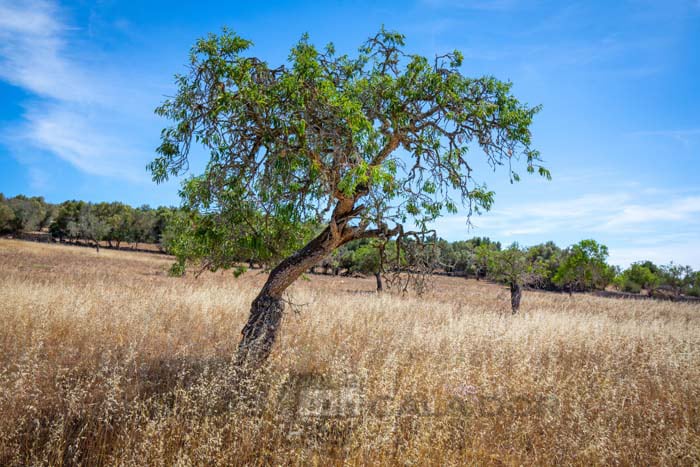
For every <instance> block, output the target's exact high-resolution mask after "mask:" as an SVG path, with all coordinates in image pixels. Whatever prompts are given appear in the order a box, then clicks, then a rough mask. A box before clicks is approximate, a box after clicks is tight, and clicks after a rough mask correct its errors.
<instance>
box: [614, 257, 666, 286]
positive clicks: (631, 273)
mask: <svg viewBox="0 0 700 467" xmlns="http://www.w3.org/2000/svg"><path fill="white" fill-rule="evenodd" d="M660 281H661V278H660V277H659V276H658V275H657V274H655V273H654V272H652V270H651V269H650V268H649V266H647V265H644V263H642V262H637V263H632V264H631V265H630V266H629V267H628V268H627V269H625V270H624V271H623V272H622V273H621V274H619V275H618V276H617V277H615V285H616V286H617V287H618V288H620V289H621V290H623V291H625V292H633V293H639V292H640V291H641V290H642V289H645V290H652V289H654V288H656V287H657V286H658V285H659V284H660Z"/></svg>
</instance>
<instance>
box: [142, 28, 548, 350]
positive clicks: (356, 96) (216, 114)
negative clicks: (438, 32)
mask: <svg viewBox="0 0 700 467" xmlns="http://www.w3.org/2000/svg"><path fill="white" fill-rule="evenodd" d="M250 45H251V43H250V41H247V40H245V39H242V38H240V37H238V36H237V35H235V34H232V33H230V32H228V31H226V30H225V31H224V33H223V34H222V35H219V36H216V35H210V36H208V37H207V38H205V39H201V40H199V41H198V42H197V43H196V44H195V46H194V48H193V49H192V53H191V57H190V63H189V72H188V74H187V75H184V76H178V77H177V83H178V90H177V92H176V94H175V96H174V97H173V98H171V99H169V100H167V101H166V102H165V103H164V104H163V105H162V106H161V107H160V108H159V109H158V113H159V114H160V115H162V116H165V117H167V118H169V119H171V120H172V121H173V122H174V124H173V125H172V126H171V127H169V128H166V129H165V130H164V131H163V132H162V141H161V145H160V147H159V148H158V152H159V156H158V158H157V159H156V160H154V161H153V162H152V164H151V165H150V169H151V170H152V172H153V176H154V179H155V180H156V181H159V182H160V181H163V180H165V179H166V178H168V176H170V175H173V174H179V173H181V172H182V171H183V169H184V168H186V167H187V158H188V154H189V153H190V148H191V144H192V142H193V141H195V143H198V144H201V145H203V146H204V147H205V148H206V149H208V150H209V154H210V160H209V163H208V165H207V168H206V170H205V172H204V174H202V175H201V176H199V177H195V178H192V179H190V181H189V182H188V183H187V184H185V186H184V187H183V190H182V194H183V196H184V200H185V204H186V205H188V206H190V207H191V208H192V209H196V210H199V211H201V212H207V213H212V215H214V216H216V222H214V224H216V225H217V226H221V227H213V229H214V231H215V232H221V231H222V229H225V230H226V232H225V235H226V236H228V237H229V238H230V239H236V238H238V235H239V232H240V231H239V229H237V228H231V229H228V228H227V227H228V226H229V225H230V226H231V227H233V226H239V225H249V226H252V229H251V230H252V231H254V232H256V233H257V237H256V238H258V239H259V241H260V243H259V247H260V248H259V249H260V250H263V251H265V252H266V253H267V252H268V251H269V250H268V248H267V245H268V238H267V232H272V233H273V234H276V233H277V232H278V231H280V230H283V229H284V228H287V227H289V228H291V230H292V231H295V230H297V229H296V228H295V227H296V226H299V225H303V224H306V223H309V222H310V221H313V222H316V223H319V222H321V223H322V224H323V225H325V228H324V229H322V230H321V232H320V233H319V234H318V235H317V236H316V237H315V238H313V239H312V240H311V241H309V242H308V243H307V244H306V245H305V246H303V247H301V248H300V249H298V250H296V251H295V252H294V253H293V254H291V255H290V256H286V257H285V256H283V255H280V259H281V261H275V264H276V266H275V267H274V268H273V269H272V271H271V272H270V275H269V276H268V280H267V282H266V284H265V285H264V286H263V288H262V290H261V292H260V294H259V295H258V297H257V298H256V299H255V301H254V302H253V304H252V307H251V313H250V317H249V320H248V323H247V324H246V326H245V327H244V329H243V331H242V334H243V337H242V339H241V342H240V345H239V353H238V356H239V361H241V362H247V363H260V362H262V361H263V360H265V359H266V358H267V356H268V355H269V352H270V350H271V348H272V344H273V342H274V340H275V336H276V334H277V330H278V328H279V324H280V321H281V318H282V312H283V309H284V300H283V293H284V292H285V290H286V289H287V287H288V286H289V285H290V284H291V283H292V282H294V281H295V280H296V279H297V278H298V277H299V276H300V275H301V274H303V273H304V272H305V271H307V270H308V269H309V268H310V267H311V266H313V265H315V264H317V263H318V262H319V261H320V260H321V259H323V258H325V257H327V256H328V255H330V254H331V253H332V252H333V251H334V250H335V249H337V248H339V247H340V246H342V245H344V244H346V243H348V242H350V241H352V240H356V239H361V238H390V237H393V236H397V235H398V236H401V234H402V230H403V228H402V225H403V223H404V221H405V220H407V219H408V218H412V219H413V220H414V222H415V225H418V226H419V227H420V228H421V229H422V227H423V226H424V225H425V224H426V223H427V222H429V221H432V220H433V219H435V218H437V217H438V216H440V215H441V214H442V213H443V212H445V211H446V212H456V210H457V205H458V203H459V202H460V201H461V202H463V203H464V204H465V205H466V206H467V207H468V208H469V212H470V213H471V212H472V211H477V212H478V211H480V210H486V209H489V207H490V206H491V204H492V202H493V193H492V192H490V191H488V190H487V189H486V188H485V187H484V185H481V184H478V183H475V180H474V178H473V175H474V172H473V171H472V166H471V162H467V154H468V153H469V152H470V151H473V150H474V149H475V148H476V147H480V148H481V149H482V150H483V151H484V153H485V156H486V159H487V161H488V162H490V163H491V164H492V165H494V166H496V165H502V164H505V165H506V166H508V168H509V173H510V175H511V179H512V180H517V179H518V178H519V177H518V174H517V173H515V172H514V171H513V170H512V169H511V162H512V161H514V160H515V159H516V158H517V157H518V156H519V155H522V156H524V157H525V159H526V167H527V170H528V172H535V171H538V172H539V173H540V174H541V175H543V176H549V173H548V172H547V171H546V169H544V168H542V167H540V166H539V165H538V160H539V154H538V153H537V151H535V150H533V149H531V147H530V146H531V134H530V124H531V122H532V118H533V116H534V115H535V113H536V112H537V111H538V108H537V107H528V106H526V105H523V104H521V103H520V102H518V100H517V99H515V98H514V97H513V96H512V95H511V93H510V88H511V85H510V84H509V83H504V82H501V81H498V80H497V79H495V78H493V77H483V78H476V79H472V78H467V77H465V76H463V75H462V74H461V72H460V70H459V67H460V65H461V63H462V56H461V54H460V53H458V52H453V53H449V54H446V55H443V56H438V57H437V58H435V60H429V59H427V58H425V57H422V56H419V55H409V54H406V53H405V52H404V51H403V46H404V37H403V36H402V35H400V34H396V33H392V32H388V31H385V30H382V31H380V32H379V33H378V34H377V35H376V36H374V37H371V38H370V39H369V40H368V41H367V43H366V44H365V45H364V46H363V47H362V48H361V49H360V53H359V55H358V56H357V57H355V58H352V57H350V56H347V55H336V53H335V49H334V47H333V45H330V44H329V45H328V46H327V47H326V48H325V49H324V50H323V51H319V50H318V49H317V48H316V47H314V46H313V45H312V44H310V43H309V41H308V39H307V38H306V37H304V38H302V40H301V41H300V42H299V43H298V44H297V45H296V46H294V48H293V49H292V51H291V53H290V56H289V61H288V64H286V65H282V66H279V67H276V68H272V67H270V66H268V64H267V63H266V62H265V61H263V60H260V59H258V58H255V57H252V56H248V55H246V50H247V49H248V48H249V47H250ZM400 148H403V151H398V150H399V149H400ZM455 196H456V197H455ZM376 199H380V200H382V202H383V203H384V204H385V205H386V207H387V209H386V210H385V211H384V212H383V213H382V221H378V220H377V218H376V217H375V216H374V214H376V212H375V211H374V210H371V209H370V208H369V207H370V206H371V205H372V204H373V202H374V200H376ZM368 201H369V203H368ZM391 223H393V224H394V225H393V226H390V224H391ZM223 226H226V227H223ZM221 233H222V234H224V232H221ZM249 234H250V231H244V232H243V235H249ZM300 237H301V236H300V235H295V234H293V235H291V237H290V238H294V239H298V238H300ZM275 256H276V255H275ZM225 263H226V261H224V264H225ZM212 266H213V264H212Z"/></svg>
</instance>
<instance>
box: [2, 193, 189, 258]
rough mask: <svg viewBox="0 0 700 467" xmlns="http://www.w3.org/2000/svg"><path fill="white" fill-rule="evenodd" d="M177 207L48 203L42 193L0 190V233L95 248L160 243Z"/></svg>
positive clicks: (161, 243) (104, 203)
mask: <svg viewBox="0 0 700 467" xmlns="http://www.w3.org/2000/svg"><path fill="white" fill-rule="evenodd" d="M178 211H179V210H178V209H177V208H171V207H163V206H161V207H158V208H151V207H150V206H148V205H143V206H140V207H137V208H134V207H131V206H129V205H127V204H124V203H120V202H111V203H107V202H101V203H89V202H85V201H76V200H70V201H64V202H63V203H60V204H52V203H48V202H46V201H45V200H44V198H43V197H27V196H24V195H18V196H15V197H13V198H6V197H5V196H4V195H2V194H1V193H0V233H2V234H11V235H20V234H28V233H39V232H41V233H44V234H46V235H47V237H48V238H49V239H51V240H53V241H57V242H69V243H77V242H82V243H88V244H90V245H92V246H94V247H95V248H96V249H97V250H99V248H100V246H101V245H103V246H104V245H106V246H108V247H110V248H120V247H121V246H122V243H129V244H130V245H131V247H132V248H138V246H139V244H158V245H163V241H164V240H166V239H167V235H164V234H165V229H166V227H167V226H168V225H169V224H170V223H172V218H173V216H175V215H176V213H177V212H178ZM164 251H165V250H164Z"/></svg>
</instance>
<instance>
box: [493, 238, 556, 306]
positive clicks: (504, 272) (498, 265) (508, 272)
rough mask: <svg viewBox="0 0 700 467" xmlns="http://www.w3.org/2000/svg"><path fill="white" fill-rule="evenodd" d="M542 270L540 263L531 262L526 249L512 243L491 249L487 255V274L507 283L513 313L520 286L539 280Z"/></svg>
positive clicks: (518, 303)
mask: <svg viewBox="0 0 700 467" xmlns="http://www.w3.org/2000/svg"><path fill="white" fill-rule="evenodd" d="M543 272H544V266H543V265H542V264H541V263H537V262H533V261H532V260H531V259H530V257H529V256H528V254H527V251H526V250H524V249H522V248H520V246H518V244H517V243H513V244H512V245H510V246H509V247H508V248H506V249H505V250H492V251H491V253H490V255H489V276H490V277H491V278H493V279H494V280H496V281H498V282H503V283H505V284H508V286H509V288H510V304H511V310H512V312H513V314H516V313H517V312H518V310H519V309H520V299H521V297H522V286H524V285H531V284H535V283H537V282H539V281H540V280H541V278H542V275H543Z"/></svg>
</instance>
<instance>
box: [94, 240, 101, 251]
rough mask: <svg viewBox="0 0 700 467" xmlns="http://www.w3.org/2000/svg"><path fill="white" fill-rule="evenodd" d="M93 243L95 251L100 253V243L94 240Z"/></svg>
mask: <svg viewBox="0 0 700 467" xmlns="http://www.w3.org/2000/svg"><path fill="white" fill-rule="evenodd" d="M93 242H95V250H97V252H98V253H99V252H100V242H98V241H97V240H93Z"/></svg>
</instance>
